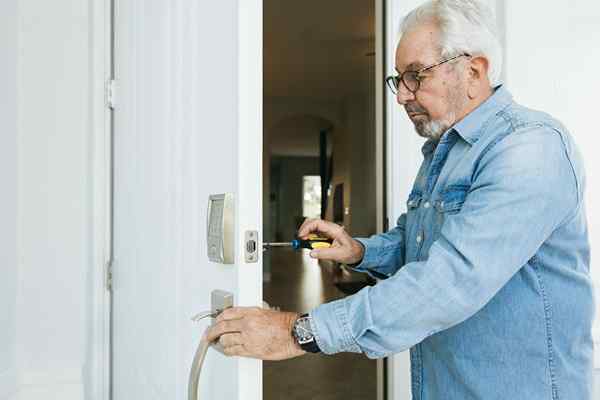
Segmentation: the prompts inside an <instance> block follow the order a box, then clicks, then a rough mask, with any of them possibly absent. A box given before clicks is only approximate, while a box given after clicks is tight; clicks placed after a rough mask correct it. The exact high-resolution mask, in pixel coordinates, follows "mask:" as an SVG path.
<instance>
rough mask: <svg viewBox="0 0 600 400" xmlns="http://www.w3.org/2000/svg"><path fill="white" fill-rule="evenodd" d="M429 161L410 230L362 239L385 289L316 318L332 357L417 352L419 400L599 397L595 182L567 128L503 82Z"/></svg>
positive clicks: (429, 145) (404, 221) (410, 205)
mask: <svg viewBox="0 0 600 400" xmlns="http://www.w3.org/2000/svg"><path fill="white" fill-rule="evenodd" d="M406 134H409V133H406ZM423 155H424V161H423V164H422V166H421V168H420V171H419V173H418V176H417V178H416V181H415V183H414V187H413V189H412V192H411V193H410V196H409V198H408V200H407V212H406V213H405V214H403V215H402V216H401V217H400V218H399V219H398V221H397V226H396V227H395V228H394V229H392V230H391V231H389V232H387V233H384V234H379V235H375V236H372V237H370V238H366V239H359V240H360V241H361V243H362V244H363V245H364V247H365V253H364V258H363V260H362V262H361V264H359V265H358V266H357V267H356V269H357V270H358V271H363V272H367V273H370V274H371V275H372V276H375V277H377V278H380V279H382V280H380V281H379V282H378V283H377V284H376V285H375V286H373V287H366V288H364V289H363V290H361V291H360V292H358V293H357V294H355V295H353V296H349V297H346V298H344V299H341V300H337V301H334V302H331V303H327V304H323V305H321V306H319V307H317V308H316V309H314V310H313V311H312V312H311V313H310V314H311V316H312V328H313V330H314V332H315V336H316V340H317V343H318V344H319V347H320V348H321V350H322V351H323V352H324V353H326V354H332V353H337V352H364V353H365V354H366V355H367V356H368V357H370V358H381V357H386V356H389V355H391V354H393V353H398V352H401V351H404V350H406V349H409V348H410V359H411V381H412V397H413V399H414V400H453V399H457V400H466V399H485V400H488V399H503V400H506V399H513V400H514V399H527V400H537V399H544V400H549V399H552V400H557V399H568V400H587V399H590V398H591V382H592V360H593V347H592V335H591V326H592V321H593V317H594V299H593V289H592V284H591V279H590V275H589V264H590V249H589V243H588V233H587V225H586V216H585V207H584V201H583V197H584V186H585V179H584V170H583V162H582V159H581V156H580V155H579V153H578V151H577V148H576V146H575V144H574V142H573V139H572V138H571V136H570V135H569V133H568V132H567V130H566V129H565V127H564V126H562V125H561V124H560V123H559V122H558V121H556V120H555V119H553V118H552V117H550V116H549V115H547V114H544V113H542V112H538V111H534V110H531V109H527V108H525V107H523V106H521V105H518V104H516V103H515V102H514V101H513V99H512V96H511V95H510V93H509V92H508V91H507V90H506V88H504V87H502V86H500V87H498V88H496V89H495V91H494V93H493V94H492V96H491V97H489V98H488V99H487V100H486V101H485V102H484V103H482V104H481V105H480V106H479V107H478V108H477V109H475V110H474V111H473V112H471V113H470V114H468V115H467V116H466V117H465V118H464V119H462V120H461V121H460V122H458V123H457V124H456V125H455V126H453V127H452V128H450V129H449V130H448V131H447V132H445V133H444V135H443V136H442V138H441V139H440V140H439V142H434V141H431V140H430V141H427V142H426V143H425V145H424V146H423Z"/></svg>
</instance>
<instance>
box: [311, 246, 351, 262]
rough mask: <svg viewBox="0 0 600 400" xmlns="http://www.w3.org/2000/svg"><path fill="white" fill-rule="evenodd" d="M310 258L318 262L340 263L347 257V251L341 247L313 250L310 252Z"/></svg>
mask: <svg viewBox="0 0 600 400" xmlns="http://www.w3.org/2000/svg"><path fill="white" fill-rule="evenodd" d="M310 256H311V257H312V258H317V259H319V260H333V261H340V260H343V259H344V258H345V257H346V256H347V250H345V249H344V248H343V247H331V248H329V249H315V250H312V251H311V252H310Z"/></svg>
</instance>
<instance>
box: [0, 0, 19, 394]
mask: <svg viewBox="0 0 600 400" xmlns="http://www.w3.org/2000/svg"><path fill="white" fill-rule="evenodd" d="M16 16H17V1H16V0H4V1H2V2H0V54H2V55H3V56H2V61H3V62H0V87H2V90H0V121H2V128H1V132H2V133H1V134H0V184H1V185H2V191H1V192H0V193H1V196H0V221H1V222H0V399H5V398H7V397H8V396H9V395H11V394H12V393H14V391H15V390H16V378H15V374H16V351H15V344H16V331H17V325H16V294H17V245H16V236H17V218H16V215H17V157H16V154H17V137H16V135H15V132H16V125H17V119H16V115H17V102H16V99H17V83H16V82H17V62H16V58H17V18H16Z"/></svg>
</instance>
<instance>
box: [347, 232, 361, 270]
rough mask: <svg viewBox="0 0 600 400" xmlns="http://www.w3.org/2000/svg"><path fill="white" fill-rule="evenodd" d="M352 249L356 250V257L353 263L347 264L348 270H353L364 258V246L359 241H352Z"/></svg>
mask: <svg viewBox="0 0 600 400" xmlns="http://www.w3.org/2000/svg"><path fill="white" fill-rule="evenodd" d="M352 241H353V245H354V248H355V250H356V257H355V260H353V261H354V262H353V263H351V264H347V265H348V266H349V267H350V268H354V267H356V266H358V265H359V264H360V263H362V261H363V259H364V257H365V246H364V245H363V244H362V242H361V241H360V240H356V239H352Z"/></svg>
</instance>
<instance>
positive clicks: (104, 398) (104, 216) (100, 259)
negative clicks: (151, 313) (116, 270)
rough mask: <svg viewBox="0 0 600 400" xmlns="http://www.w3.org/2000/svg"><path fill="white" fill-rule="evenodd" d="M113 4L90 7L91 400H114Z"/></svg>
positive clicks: (103, 0)
mask: <svg viewBox="0 0 600 400" xmlns="http://www.w3.org/2000/svg"><path fill="white" fill-rule="evenodd" d="M112 3H113V1H112V0H93V1H91V2H90V9H89V12H90V18H89V21H90V26H91V28H90V44H91V46H90V53H89V65H90V67H89V68H90V86H89V87H90V125H89V126H90V135H91V141H92V147H91V149H90V164H89V165H90V167H89V174H90V186H89V190H90V201H91V202H92V205H91V207H92V215H91V216H90V222H91V225H92V227H91V232H90V234H91V238H92V240H91V253H92V259H91V267H90V269H91V270H90V271H89V273H90V278H91V279H90V280H88V285H90V286H89V287H90V289H91V291H92V293H91V296H90V299H89V311H90V313H91V315H90V317H89V318H88V323H89V328H88V335H89V336H88V337H89V338H90V340H89V345H88V346H89V347H88V357H89V358H88V359H89V363H88V364H87V365H86V368H85V371H86V372H85V374H86V381H87V382H88V385H89V386H88V387H87V388H86V389H85V390H86V398H87V397H88V396H89V397H90V398H95V399H101V400H108V399H110V398H111V393H110V392H111V351H110V349H111V347H110V337H111V297H112V296H111V294H110V292H109V290H107V285H106V284H107V282H106V277H107V275H106V273H107V268H108V266H109V263H110V259H111V254H112V251H111V242H112V232H111V231H112V137H111V136H112V111H111V109H110V108H109V107H108V102H107V100H108V99H107V91H106V88H107V83H108V82H109V81H110V80H111V79H112V35H113V34H112V32H113V21H112V5H113V4H112Z"/></svg>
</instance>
